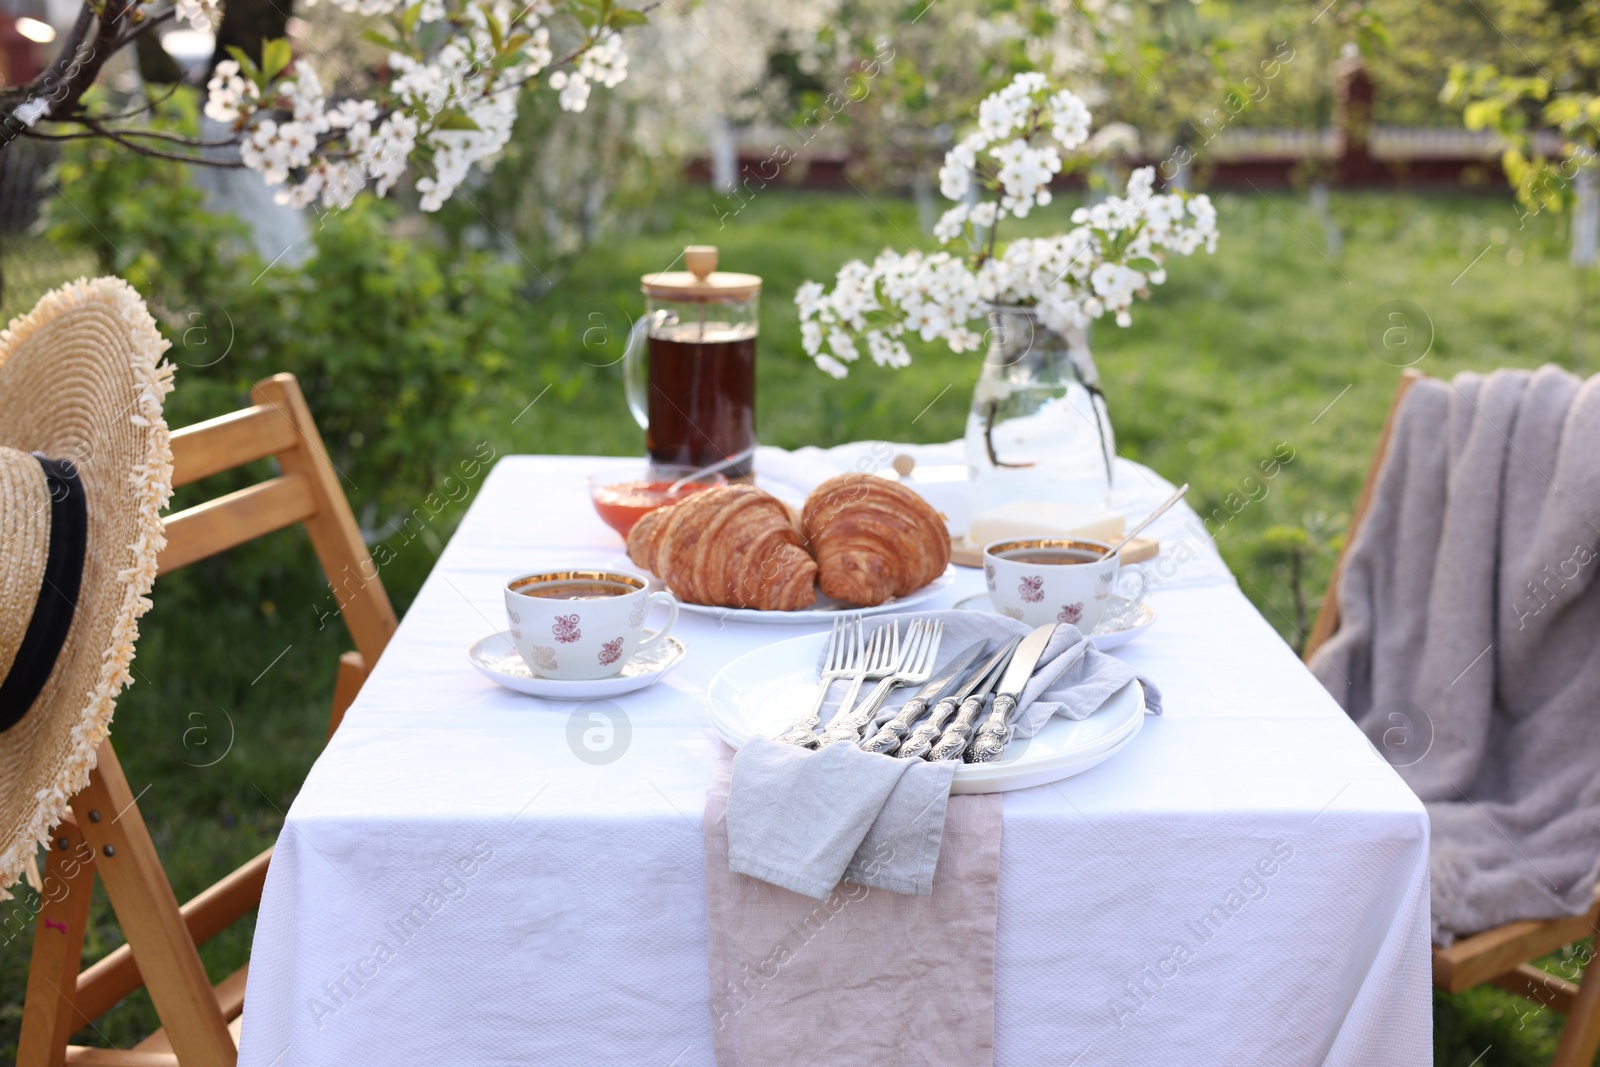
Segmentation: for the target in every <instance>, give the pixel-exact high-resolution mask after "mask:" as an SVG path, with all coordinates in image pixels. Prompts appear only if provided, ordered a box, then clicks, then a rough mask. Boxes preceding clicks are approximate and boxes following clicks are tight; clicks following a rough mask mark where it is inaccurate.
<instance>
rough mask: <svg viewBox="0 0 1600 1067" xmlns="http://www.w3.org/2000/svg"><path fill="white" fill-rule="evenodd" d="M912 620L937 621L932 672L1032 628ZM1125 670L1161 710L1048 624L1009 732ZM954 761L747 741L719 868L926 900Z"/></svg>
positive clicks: (957, 618)
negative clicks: (978, 646) (984, 644)
mask: <svg viewBox="0 0 1600 1067" xmlns="http://www.w3.org/2000/svg"><path fill="white" fill-rule="evenodd" d="M917 617H919V618H930V617H931V618H935V619H938V620H940V621H942V622H943V623H944V624H945V630H944V638H943V640H942V641H941V642H940V645H939V666H938V667H937V668H935V672H934V673H935V675H937V674H938V673H939V672H940V671H941V670H943V669H944V666H945V665H946V664H947V663H950V662H951V661H953V660H954V659H955V657H956V656H957V655H959V654H960V653H961V652H962V651H963V650H964V649H966V648H967V647H969V646H970V645H972V644H973V643H974V642H976V641H979V640H991V641H993V642H995V643H996V644H998V642H1000V641H1003V640H1005V639H1007V638H1009V637H1011V636H1013V635H1021V634H1026V633H1028V632H1030V630H1029V627H1027V626H1025V625H1024V624H1022V623H1020V622H1017V621H1015V620H1013V619H1008V618H1005V617H1004V616H999V615H989V614H982V613H978V612H972V611H943V612H934V613H930V614H929V615H920V614H919V615H918V616H917ZM888 618H889V617H884V618H883V619H882V620H875V621H877V622H878V624H881V622H882V621H887V619H888ZM1135 678H1138V679H1139V681H1140V682H1141V683H1142V684H1143V686H1144V690H1145V707H1146V710H1147V711H1149V712H1150V713H1152V714H1156V715H1159V714H1160V713H1161V693H1160V691H1159V690H1157V689H1156V687H1155V686H1154V685H1152V684H1151V683H1150V682H1149V681H1148V680H1146V679H1144V678H1142V677H1140V676H1139V675H1138V673H1137V672H1136V671H1134V669H1133V668H1132V667H1129V666H1128V665H1127V664H1126V663H1123V662H1122V661H1121V660H1119V659H1116V658H1115V657H1112V656H1108V655H1105V654H1104V653H1101V652H1098V651H1096V650H1095V649H1094V647H1093V646H1091V645H1090V644H1089V642H1088V640H1087V639H1086V638H1085V637H1084V636H1083V634H1081V633H1079V631H1078V629H1077V627H1075V626H1069V625H1066V624H1061V625H1058V626H1057V627H1056V632H1055V633H1054V634H1053V635H1052V636H1051V639H1050V643H1049V644H1048V645H1047V646H1046V647H1045V651H1044V655H1043V656H1042V657H1041V658H1040V661H1039V666H1038V667H1037V668H1035V670H1034V674H1033V677H1032V679H1031V680H1030V681H1029V682H1028V684H1027V686H1025V687H1024V688H1023V691H1022V698H1021V700H1020V702H1019V704H1018V707H1017V711H1016V713H1015V715H1014V717H1013V736H1014V737H1022V738H1026V737H1032V736H1033V735H1034V734H1036V733H1037V732H1038V731H1039V730H1040V729H1041V728H1042V727H1043V726H1044V724H1045V722H1047V721H1048V720H1049V718H1050V717H1051V716H1052V715H1065V716H1066V717H1067V718H1069V719H1083V718H1087V717H1088V716H1089V715H1092V714H1093V713H1094V712H1095V711H1097V710H1099V708H1100V707H1101V705H1103V704H1104V703H1105V702H1106V700H1107V699H1109V698H1110V696H1111V695H1112V694H1113V693H1115V692H1116V691H1117V690H1119V689H1121V688H1122V687H1123V686H1125V685H1127V684H1128V682H1130V681H1132V680H1134V679H1135ZM844 690H845V686H844V685H843V684H835V685H834V686H833V689H832V691H831V692H830V694H829V701H828V703H827V705H825V708H824V712H823V722H824V723H826V722H827V721H828V719H829V718H831V717H832V715H833V713H834V712H836V711H837V710H838V704H839V700H840V699H841V698H842V696H843V693H844ZM916 691H917V690H916V688H915V687H911V688H905V689H901V690H897V691H896V693H895V694H894V695H893V696H892V697H891V698H890V701H889V702H887V703H886V706H885V707H884V709H883V710H882V711H881V712H880V713H879V715H878V717H877V721H878V722H880V723H881V722H883V721H886V720H887V719H888V718H889V717H890V716H892V715H893V714H894V713H895V712H896V711H898V710H899V708H900V707H901V706H902V705H903V704H904V703H905V701H906V700H907V699H909V698H910V697H911V696H912V695H914V694H915V693H916ZM863 695H865V694H864V693H863ZM956 766H957V765H956V764H955V763H954V762H946V763H927V762H924V761H922V760H902V759H896V758H894V757H892V756H883V755H880V754H878V753H875V752H863V751H861V750H860V749H858V748H856V747H855V746H854V745H843V744H840V745H829V746H828V747H827V748H824V749H821V750H818V751H811V750H808V749H800V748H795V747H794V746H792V745H784V744H779V743H778V742H775V741H769V740H767V739H765V738H754V739H752V740H751V741H749V742H748V743H747V744H746V745H745V746H744V747H743V748H741V749H740V750H739V752H738V755H736V756H735V757H734V760H733V783H732V786H731V788H730V791H729V798H728V816H727V819H728V868H729V869H730V870H732V871H735V872H737V873H739V874H747V875H750V876H751V877H753V878H760V879H761V880H763V881H766V882H771V883H772V884H774V885H779V886H783V887H784V888H785V889H790V890H793V891H794V892H796V893H801V894H804V895H805V896H808V897H812V898H814V899H817V900H821V899H823V898H825V897H826V896H827V895H828V894H829V892H831V891H832V889H833V887H834V885H835V884H836V883H837V882H839V881H840V880H841V879H843V880H845V881H848V882H853V883H855V884H858V885H865V886H871V887H873V888H877V889H887V890H890V891H891V892H895V893H905V894H909V895H912V896H927V895H928V894H929V893H930V892H931V891H932V886H933V872H934V868H935V866H936V865H937V863H938V859H939V848H940V843H941V840H942V837H943V834H944V821H945V806H946V804H947V803H948V800H949V794H950V782H951V779H952V778H953V777H954V775H955V771H956Z"/></svg>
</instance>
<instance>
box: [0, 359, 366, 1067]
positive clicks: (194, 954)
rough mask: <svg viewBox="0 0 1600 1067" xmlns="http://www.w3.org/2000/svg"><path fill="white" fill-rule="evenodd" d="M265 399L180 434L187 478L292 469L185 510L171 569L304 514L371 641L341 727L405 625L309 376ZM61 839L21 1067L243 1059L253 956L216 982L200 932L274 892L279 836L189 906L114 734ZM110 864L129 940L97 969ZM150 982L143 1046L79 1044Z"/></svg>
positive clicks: (350, 685)
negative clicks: (268, 465) (316, 408)
mask: <svg viewBox="0 0 1600 1067" xmlns="http://www.w3.org/2000/svg"><path fill="white" fill-rule="evenodd" d="M251 399H252V400H253V401H254V405H253V406H252V407H248V408H245V409H244V410H242V411H236V412H233V413H232V414H229V415H224V416H222V417H220V418H216V419H211V420H210V421H208V422H203V423H200V424H198V425H196V426H190V427H188V428H186V429H182V430H178V431H176V432H174V433H173V435H172V452H173V484H174V485H175V486H178V485H185V484H187V483H189V482H194V481H198V480H199V479H201V478H205V477H208V476H210V475H213V474H216V473H218V472H221V471H225V470H230V469H232V468H234V467H238V466H241V465H242V464H245V463H250V462H252V461H255V460H259V459H264V458H266V457H268V456H271V457H275V458H276V459H277V461H278V466H279V468H280V470H281V472H282V473H280V474H279V475H278V476H277V477H275V478H269V479H268V480H266V481H264V482H260V483H258V484H256V485H252V486H250V487H248V488H246V489H241V490H239V491H238V492H235V493H229V494H227V495H226V496H222V497H218V498H216V499H215V500H211V501H208V502H206V503H204V504H200V505H198V506H196V507H192V508H188V509H187V510H184V511H181V512H179V513H177V514H175V515H171V516H169V517H168V518H167V520H166V534H167V547H166V550H165V551H164V552H162V554H161V562H160V573H161V574H163V575H164V574H167V573H168V572H170V571H174V570H177V569H178V568H179V567H183V566H186V565H188V564H190V563H193V562H195V561H196V560H201V559H205V558H206V557H208V556H212V555H215V554H217V553H219V552H222V551H225V550H226V549H229V548H233V547H234V546H236V545H240V544H243V543H244V542H246V541H249V540H251V539H253V538H256V537H260V536H262V535H263V534H267V533H271V532H272V531H275V530H281V529H283V528H285V527H288V526H292V525H294V524H295V523H304V524H305V528H306V532H307V533H309V534H310V535H311V543H312V546H313V547H314V548H315V549H316V553H317V558H318V560H319V561H320V562H321V564H322V569H323V572H324V573H325V574H326V575H327V578H328V581H329V583H330V584H331V585H333V586H334V587H335V589H336V590H338V595H337V597H336V599H337V600H338V601H339V605H340V612H341V614H342V615H343V617H344V621H345V625H346V627H348V629H349V631H350V635H351V637H353V638H354V639H355V645H356V650H355V651H353V652H346V653H345V654H344V655H343V656H341V657H340V658H339V673H338V677H337V680H336V681H335V683H334V692H333V713H332V715H331V717H330V722H329V726H328V732H329V734H330V735H331V734H332V732H333V730H334V729H336V728H337V727H338V725H339V721H340V719H341V718H342V717H343V716H344V712H345V709H346V708H348V707H349V706H350V704H351V702H352V701H353V700H354V699H355V696H356V693H357V691H358V690H360V688H361V684H362V682H364V681H365V680H366V677H367V672H368V670H369V668H370V667H371V666H372V665H374V664H376V663H377V660H378V656H379V655H380V654H382V652H383V649H384V646H385V645H387V644H388V642H389V638H390V636H392V635H393V633H394V630H395V626H396V620H395V614H394V609H393V608H392V607H390V605H389V597H388V595H387V594H386V593H385V592H384V589H383V584H382V583H381V582H380V581H379V580H378V578H377V572H376V569H375V568H373V565H372V560H371V557H370V555H369V554H368V552H367V548H366V544H365V543H364V542H363V541H362V538H361V534H360V531H359V530H358V528H357V526H356V521H355V516H354V515H352V514H351V512H350V504H349V502H348V501H347V500H346V499H345V495H344V492H343V490H342V489H340V487H339V481H338V475H337V474H336V473H335V472H334V468H333V465H332V463H330V462H329V460H328V456H327V452H326V451H325V449H324V448H323V445H322V438H321V436H320V435H319V434H318V433H317V428H316V425H315V424H314V423H313V422H312V420H311V413H310V411H309V410H308V409H307V408H306V402H305V397H304V396H303V395H302V394H301V392H300V386H299V384H298V383H297V382H296V381H295V378H294V376H293V375H292V374H279V375H275V376H273V377H271V378H268V379H266V380H264V381H261V382H258V383H257V384H256V386H255V388H254V389H253V390H251ZM369 575H370V577H369ZM52 844H53V847H52V848H51V850H50V852H49V854H48V858H47V862H46V867H45V871H44V884H45V892H44V894H43V895H42V897H41V906H40V910H39V914H38V916H37V919H36V921H35V930H34V941H33V959H32V963H31V965H30V969H29V971H28V992H27V1002H26V1005H25V1007H24V1009H23V1015H22V1034H21V1042H20V1044H19V1047H18V1056H17V1063H18V1067H61V1065H63V1064H78V1065H83V1067H94V1065H100V1064H104V1065H108V1067H110V1065H115V1067H174V1065H178V1064H181V1065H182V1067H223V1065H228V1067H231V1065H232V1064H234V1063H235V1062H236V1061H237V1059H238V1054H239V1053H238V1034H239V1016H240V1012H241V1011H242V1010H243V1006H244V987H245V975H246V972H247V970H248V965H246V966H245V967H241V968H240V969H239V970H238V971H236V972H234V973H233V974H231V975H229V976H228V977H227V978H224V979H223V980H222V981H221V982H219V983H218V984H217V985H216V986H215V987H213V986H212V985H211V982H210V980H209V979H208V978H207V977H206V973H205V970H204V968H203V967H202V966H201V963H200V955H199V953H198V951H197V950H196V947H195V946H196V945H198V944H202V943H204V942H205V941H207V940H208V939H210V938H211V937H212V936H214V935H215V934H217V933H218V932H220V931H221V930H223V929H224V928H226V927H227V926H228V925H230V924H231V923H233V922H234V921H235V920H236V919H238V918H239V917H240V916H242V915H244V914H245V913H246V912H249V911H251V910H253V909H254V908H256V907H257V906H258V905H259V904H260V902H261V887H262V884H263V883H264V882H265V880H266V875H267V863H268V861H269V860H270V859H271V858H272V850H271V849H268V850H267V851H266V852H263V853H262V854H261V855H259V856H257V857H256V858H255V859H253V860H251V861H249V862H248V863H246V864H245V865H244V866H242V867H240V868H239V869H238V870H236V871H234V872H233V873H232V874H230V875H228V876H227V877H225V878H223V879H222V880H221V881H220V882H218V883H217V884H216V885H213V886H212V887H211V888H209V889H207V890H205V891H204V892H203V893H201V894H200V895H199V896H197V897H195V898H194V899H193V900H191V901H189V902H188V903H187V904H185V905H183V906H182V907H179V906H178V901H177V899H176V897H174V895H173V892H172V886H171V884H170V883H169V882H168V881H167V876H166V872H165V871H164V870H163V869H162V867H161V860H160V858H159V857H158V856H157V855H156V850H155V846H154V845H153V844H152V843H151V840H150V832H149V830H148V829H147V828H146V827H145V822H144V819H143V818H142V817H141V816H140V814H139V806H138V803H137V799H136V798H135V797H134V795H133V793H132V791H131V790H130V789H129V788H128V781H127V779H126V778H125V777H124V776H123V773H122V767H121V765H120V764H119V763H118V762H117V754H116V752H115V751H114V750H113V749H112V746H111V742H110V741H106V742H105V743H104V744H102V745H101V746H100V752H99V766H98V767H97V768H96V769H95V770H94V772H93V773H92V775H91V776H90V779H89V785H88V787H87V788H85V789H84V790H83V791H82V792H81V793H79V794H78V795H77V796H76V797H74V798H73V800H72V815H71V816H69V817H68V819H67V821H66V822H64V823H63V825H62V826H61V827H60V828H59V829H58V830H57V831H56V835H55V839H54V841H53V842H52ZM97 874H98V875H99V877H100V880H101V881H102V882H103V883H104V884H105V889H106V896H107V898H108V899H109V900H110V902H111V906H112V908H113V909H114V910H115V912H116V915H117V921H118V923H120V924H121V926H122V931H123V934H124V936H125V938H126V941H127V943H126V944H124V945H123V946H122V947H120V948H118V949H116V950H115V951H113V952H111V953H109V954H108V955H107V956H106V957H105V958H104V959H102V960H100V961H99V962H97V963H95V964H94V965H93V966H92V967H90V968H89V969H88V970H82V964H83V938H84V929H85V927H86V925H87V923H88V918H89V900H90V896H91V892H92V890H93V888H94V879H95V876H96V875H97ZM140 986H144V987H145V988H147V989H148V990H149V991H150V999H151V1000H152V1001H153V1002H154V1003H155V1009H156V1013H157V1015H159V1016H160V1018H161V1022H162V1029H160V1030H158V1031H157V1032H156V1033H155V1034H152V1035H151V1036H150V1037H148V1038H146V1039H145V1040H144V1041H142V1042H140V1043H139V1044H137V1045H135V1046H134V1047H133V1048H132V1049H131V1050H127V1051H122V1050H115V1049H98V1048H88V1047H83V1046H77V1045H69V1044H68V1042H69V1041H70V1040H71V1036H72V1034H74V1033H76V1032H77V1031H78V1030H79V1029H81V1028H82V1027H84V1026H85V1025H87V1024H88V1023H90V1022H91V1021H93V1020H94V1019H96V1018H98V1017H99V1016H100V1015H103V1014H104V1013H105V1012H106V1011H107V1010H108V1009H109V1008H111V1007H112V1006H113V1005H115V1004H116V1003H117V1002H118V1001H120V1000H122V999H123V998H124V997H126V996H127V995H128V994H130V993H132V992H134V991H135V990H137V989H138V988H139V987H140Z"/></svg>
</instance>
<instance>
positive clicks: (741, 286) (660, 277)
mask: <svg viewBox="0 0 1600 1067" xmlns="http://www.w3.org/2000/svg"><path fill="white" fill-rule="evenodd" d="M683 265H684V266H685V267H688V268H689V269H688V270H673V271H663V272H662V273H659V274H646V275H645V276H644V277H642V278H640V279H639V288H640V289H641V290H642V291H643V292H644V293H645V294H646V295H648V296H655V297H662V298H664V299H667V300H704V301H725V300H744V299H747V298H749V297H752V296H754V295H756V294H757V293H759V292H760V291H761V277H760V276H759V275H756V274H734V273H732V272H730V271H719V270H717V246H716V245H690V246H689V247H687V248H685V249H684V250H683Z"/></svg>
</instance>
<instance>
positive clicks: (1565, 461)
mask: <svg viewBox="0 0 1600 1067" xmlns="http://www.w3.org/2000/svg"><path fill="white" fill-rule="evenodd" d="M1597 548H1600V377H1596V378H1594V379H1591V380H1589V381H1588V382H1584V381H1582V380H1580V379H1578V378H1576V377H1574V376H1573V375H1571V374H1569V373H1568V372H1566V371H1564V370H1561V369H1560V368H1557V367H1552V366H1546V367H1544V368H1542V369H1540V370H1539V371H1537V372H1529V371H1496V372H1494V373H1493V374H1490V375H1488V376H1487V377H1484V376H1480V375H1477V374H1461V375H1458V376H1457V377H1456V378H1455V380H1454V381H1453V382H1450V383H1445V382H1443V381H1438V380H1433V379H1429V380H1424V381H1421V382H1418V383H1417V384H1416V385H1414V386H1412V388H1411V390H1410V391H1409V392H1408V393H1407V395H1406V398H1405V401H1404V403H1403V404H1402V405H1401V409H1400V413H1399V416H1398V419H1397V423H1396V427H1395V432H1394V436H1393V438H1392V439H1391V444H1390V448H1389V452H1388V457H1387V459H1386V461H1385V463H1384V465H1383V469H1382V471H1381V473H1380V476H1379V479H1378V485H1377V489H1376V492H1375V493H1374V496H1373V500H1372V505H1371V509H1370V511H1369V512H1368V513H1367V517H1366V519H1365V521H1364V522H1363V523H1362V525H1361V527H1360V529H1359V530H1358V531H1357V533H1356V537H1355V540H1354V541H1353V542H1352V543H1351V545H1350V550H1349V552H1348V554H1347V556H1346V558H1345V565H1344V570H1343V573H1342V576H1341V578H1340V582H1339V602H1340V614H1341V623H1340V628H1339V630H1338V632H1337V633H1336V634H1335V635H1334V636H1333V638H1332V639H1330V640H1329V641H1328V643H1327V644H1326V645H1324V646H1323V648H1322V650H1321V651H1320V652H1319V653H1318V655H1317V657H1316V659H1315V661H1314V662H1313V664H1312V670H1313V671H1314V673H1315V674H1316V676H1317V678H1318V679H1319V680H1321V682H1322V683H1323V684H1324V685H1325V686H1327V688H1328V690H1329V691H1330V692H1331V693H1333V695H1334V696H1335V697H1336V698H1337V699H1338V700H1339V702H1340V704H1341V705H1342V706H1343V707H1344V709H1345V710H1346V711H1348V712H1349V713H1350V717H1351V718H1352V719H1354V720H1355V721H1356V723H1357V724H1358V725H1360V727H1361V728H1362V730H1363V731H1364V732H1365V733H1366V734H1367V736H1368V737H1369V738H1371V740H1372V742H1373V744H1374V745H1375V746H1377V748H1378V750H1379V752H1380V753H1382V754H1383V755H1384V756H1385V758H1387V759H1388V760H1389V761H1390V762H1391V763H1393V764H1394V765H1395V766H1396V768H1397V769H1398V770H1399V773H1400V774H1401V776H1402V777H1404V778H1405V780H1406V782H1407V783H1408V784H1409V785H1410V786H1411V788H1412V789H1414V790H1416V793H1417V795H1418V796H1419V797H1420V798H1422V800H1423V801H1424V802H1425V803H1426V804H1427V808H1428V814H1429V817H1430V821H1431V823H1432V832H1433V847H1432V872H1431V873H1432V886H1433V932H1434V938H1435V940H1436V941H1438V942H1439V943H1441V944H1446V945H1447V944H1449V943H1450V942H1451V940H1452V939H1453V938H1454V937H1456V936H1457V935H1463V934H1468V933H1474V932H1477V931H1479V930H1484V929H1487V928H1488V927H1491V926H1495V925H1498V924H1500V923H1504V922H1509V921H1511V920H1514V919H1539V918H1554V917H1556V916H1561V915H1575V914H1579V913H1581V912H1583V911H1585V910H1586V909H1587V908H1588V906H1589V903H1590V900H1591V898H1592V894H1593V891H1594V887H1595V882H1596V879H1597V878H1600V592H1597V591H1596V590H1595V589H1594V588H1593V587H1594V585H1595V574H1596V572H1597V570H1600V565H1597V558H1596V550H1597Z"/></svg>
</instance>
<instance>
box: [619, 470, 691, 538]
mask: <svg viewBox="0 0 1600 1067" xmlns="http://www.w3.org/2000/svg"><path fill="white" fill-rule="evenodd" d="M671 488H672V483H671V482H619V483H617V484H616V485H607V486H603V487H601V488H599V489H596V490H595V491H594V494H593V500H594V510H595V511H596V512H598V513H599V515H600V518H601V519H602V520H603V521H604V522H605V524H606V525H607V526H609V527H611V528H612V529H613V530H615V531H617V533H619V534H621V535H622V536H623V537H627V536H628V531H629V530H632V529H633V526H634V524H635V523H637V522H638V521H639V520H640V519H642V518H644V517H645V515H647V514H648V513H650V512H652V511H654V510H656V509H657V508H662V507H666V506H667V505H668V504H676V503H677V502H678V501H680V500H682V499H683V498H685V497H687V496H689V495H690V494H692V493H698V492H699V491H700V490H702V489H709V488H711V487H710V486H709V485H707V484H705V483H703V482H702V483H696V482H690V483H688V484H687V485H684V486H682V487H681V488H679V489H678V491H677V492H676V493H673V494H671V495H670V496H669V495H668V493H667V490H669V489H671Z"/></svg>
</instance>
